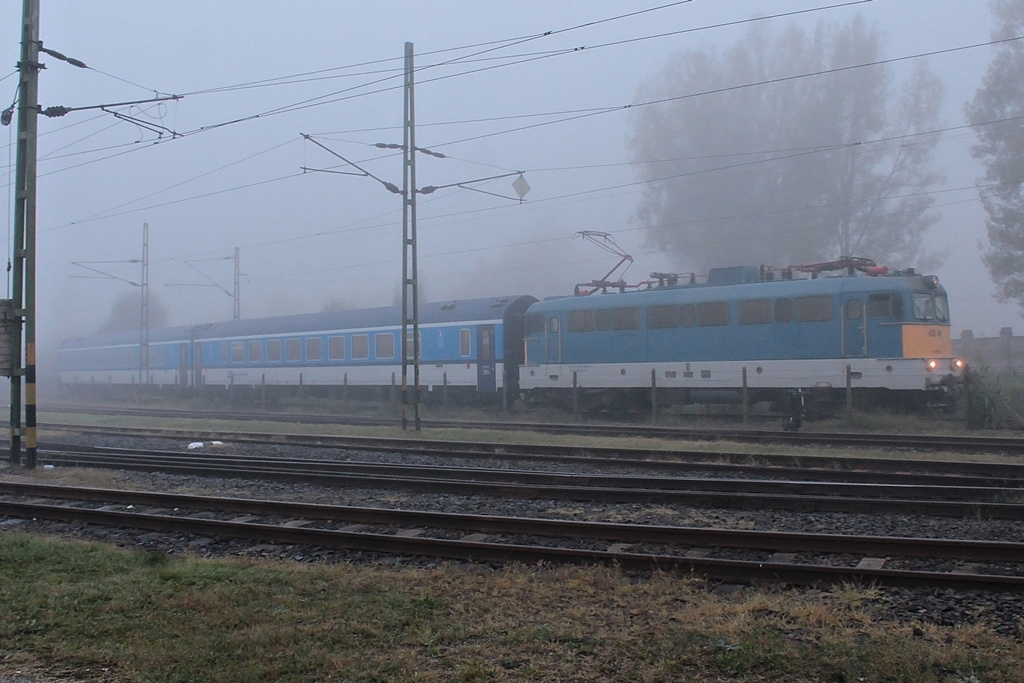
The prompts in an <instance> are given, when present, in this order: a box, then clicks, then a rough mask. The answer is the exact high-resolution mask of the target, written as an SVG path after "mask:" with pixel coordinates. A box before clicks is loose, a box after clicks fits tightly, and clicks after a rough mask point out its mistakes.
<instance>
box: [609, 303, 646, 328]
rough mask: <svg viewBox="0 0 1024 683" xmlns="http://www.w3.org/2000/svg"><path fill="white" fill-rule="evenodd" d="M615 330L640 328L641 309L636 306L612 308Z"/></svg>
mask: <svg viewBox="0 0 1024 683" xmlns="http://www.w3.org/2000/svg"><path fill="white" fill-rule="evenodd" d="M612 329H613V330H639V329H640V309H639V308H637V307H636V306H630V307H629V308H613V309H612Z"/></svg>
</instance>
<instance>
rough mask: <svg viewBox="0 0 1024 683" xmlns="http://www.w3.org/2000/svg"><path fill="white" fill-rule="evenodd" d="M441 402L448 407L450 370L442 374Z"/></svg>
mask: <svg viewBox="0 0 1024 683" xmlns="http://www.w3.org/2000/svg"><path fill="white" fill-rule="evenodd" d="M441 403H442V404H443V405H444V407H445V408H447V407H448V371H447V370H445V372H444V373H442V374H441Z"/></svg>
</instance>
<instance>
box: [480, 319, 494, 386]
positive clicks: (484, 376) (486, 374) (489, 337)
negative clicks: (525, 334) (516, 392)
mask: <svg viewBox="0 0 1024 683" xmlns="http://www.w3.org/2000/svg"><path fill="white" fill-rule="evenodd" d="M476 350H477V358H476V361H477V362H476V389H477V391H496V390H497V388H498V387H497V383H496V382H495V378H494V372H495V360H494V325H478V326H477V328H476Z"/></svg>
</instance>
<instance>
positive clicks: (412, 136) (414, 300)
mask: <svg viewBox="0 0 1024 683" xmlns="http://www.w3.org/2000/svg"><path fill="white" fill-rule="evenodd" d="M404 123H405V137H404V145H403V156H404V163H403V167H404V173H403V183H402V245H403V256H402V429H407V428H408V417H409V415H408V414H409V407H410V406H412V407H413V415H414V425H415V427H414V428H415V430H416V431H417V432H418V431H420V345H419V333H420V321H419V292H418V289H419V288H418V277H417V269H416V107H415V100H414V97H413V49H412V43H406V44H405V116H404ZM410 356H411V358H410ZM410 366H411V367H412V374H413V380H412V387H411V388H410V386H409V368H410Z"/></svg>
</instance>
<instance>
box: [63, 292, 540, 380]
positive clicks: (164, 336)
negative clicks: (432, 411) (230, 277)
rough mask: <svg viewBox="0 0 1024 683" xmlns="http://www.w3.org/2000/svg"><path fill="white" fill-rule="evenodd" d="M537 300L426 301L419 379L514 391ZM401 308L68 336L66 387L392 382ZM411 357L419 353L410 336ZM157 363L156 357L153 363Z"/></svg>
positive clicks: (421, 317) (396, 370) (421, 323)
mask: <svg viewBox="0 0 1024 683" xmlns="http://www.w3.org/2000/svg"><path fill="white" fill-rule="evenodd" d="M535 301H537V299H536V298H534V297H530V296H507V297H501V298H487V299H473V300H457V301H447V302H440V303H432V304H424V305H422V306H420V310H419V332H420V338H419V353H420V383H421V385H422V386H425V387H426V388H427V389H428V390H429V389H430V388H431V387H433V386H441V385H447V386H452V387H468V388H471V389H473V390H475V391H476V392H480V393H490V394H494V393H495V392H501V391H506V390H508V389H509V388H511V389H515V387H516V382H517V379H518V375H517V369H518V367H519V366H520V365H521V363H522V353H523V346H522V337H523V316H524V313H525V311H526V309H527V307H528V306H529V305H530V304H531V303H533V302H535ZM401 336H402V313H401V308H399V307H385V308H373V309H365V310H359V311H341V312H331V313H310V314H303V315H290V316H279V317H274V318H262V319H252V320H235V321H229V322H220V323H210V324H206V325H193V326H182V327H173V328H165V329H159V330H153V331H151V332H150V333H149V339H148V345H147V347H148V354H147V355H146V356H143V355H142V353H141V344H140V334H139V333H138V332H135V333H112V334H106V335H96V336H93V337H88V338H84V339H73V340H70V341H68V342H65V343H64V344H63V345H62V347H61V348H60V349H59V351H58V362H59V366H60V381H61V383H62V384H71V385H74V384H112V385H119V384H121V385H123V384H139V383H142V384H154V385H162V386H168V385H176V386H182V387H198V386H203V385H219V386H232V385H235V386H238V385H249V386H274V385H303V386H344V385H351V386H388V385H392V384H394V383H395V382H396V376H397V378H398V379H397V381H398V382H400V381H401V379H400V377H401V364H402V360H401V356H400V355H399V354H400V353H401V349H400V348H399V347H400V346H401ZM409 347H410V348H408V349H407V353H409V354H411V353H412V348H411V340H410V344H409ZM147 361H148V362H147Z"/></svg>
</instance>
